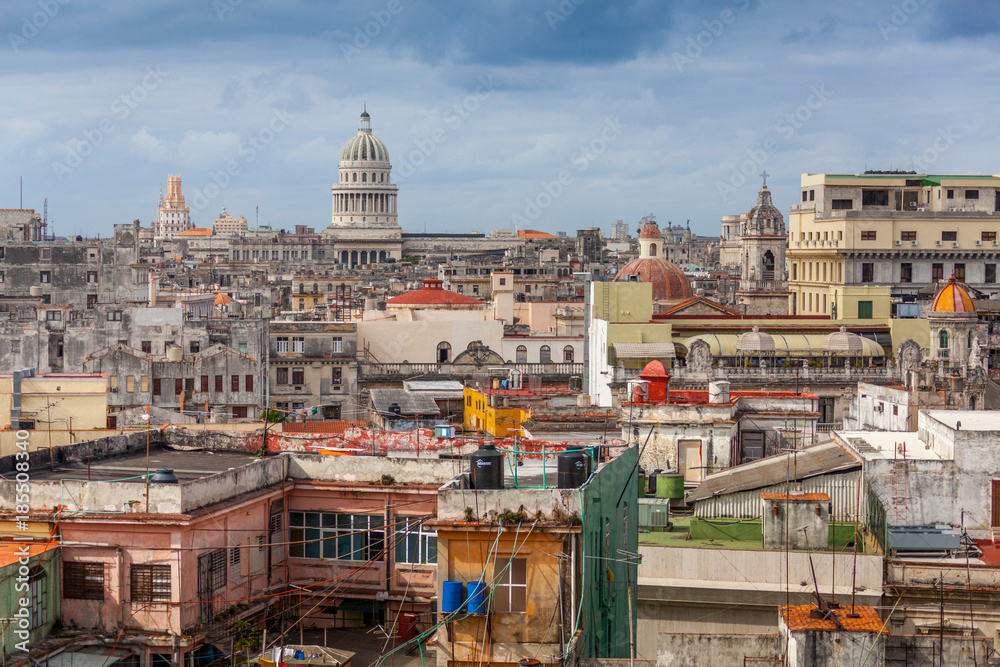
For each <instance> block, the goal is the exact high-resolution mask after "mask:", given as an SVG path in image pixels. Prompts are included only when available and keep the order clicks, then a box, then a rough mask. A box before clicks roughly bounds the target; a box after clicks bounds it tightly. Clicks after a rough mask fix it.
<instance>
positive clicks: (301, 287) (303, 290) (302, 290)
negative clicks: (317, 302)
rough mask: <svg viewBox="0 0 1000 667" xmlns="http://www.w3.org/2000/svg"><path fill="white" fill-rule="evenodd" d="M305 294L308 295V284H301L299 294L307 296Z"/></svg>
mask: <svg viewBox="0 0 1000 667" xmlns="http://www.w3.org/2000/svg"><path fill="white" fill-rule="evenodd" d="M305 293H306V284H305V283H299V294H305Z"/></svg>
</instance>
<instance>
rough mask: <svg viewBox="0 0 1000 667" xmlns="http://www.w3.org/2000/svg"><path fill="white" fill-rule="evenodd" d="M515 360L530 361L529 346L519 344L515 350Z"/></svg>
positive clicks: (524, 362)
mask: <svg viewBox="0 0 1000 667" xmlns="http://www.w3.org/2000/svg"><path fill="white" fill-rule="evenodd" d="M514 361H515V362H517V363H519V364H526V363H528V348H526V347H525V346H524V345H518V346H517V350H515V351H514Z"/></svg>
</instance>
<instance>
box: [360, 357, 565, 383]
mask: <svg viewBox="0 0 1000 667" xmlns="http://www.w3.org/2000/svg"><path fill="white" fill-rule="evenodd" d="M501 366H502V367H503V368H515V369H517V370H519V371H521V374H522V375H524V376H529V375H534V376H541V377H547V378H570V377H573V376H575V375H582V374H583V372H584V368H583V364H570V363H558V364H526V363H522V364H502V365H501V364H488V365H487V366H484V367H482V368H477V367H476V366H474V365H472V364H434V363H430V364H410V363H398V364H380V363H373V362H367V361H359V362H358V377H359V378H365V379H400V380H403V379H406V378H411V377H416V376H436V377H447V378H470V377H472V375H473V374H474V373H476V372H482V371H485V370H486V369H487V368H498V367H501Z"/></svg>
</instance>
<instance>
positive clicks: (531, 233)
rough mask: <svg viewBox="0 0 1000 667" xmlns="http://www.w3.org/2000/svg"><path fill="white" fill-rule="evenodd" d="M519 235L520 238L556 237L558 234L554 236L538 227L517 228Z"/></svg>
mask: <svg viewBox="0 0 1000 667" xmlns="http://www.w3.org/2000/svg"><path fill="white" fill-rule="evenodd" d="M517 237H518V238H520V239H556V238H559V237H558V236H553V235H552V234H549V233H548V232H540V231H538V230H537V229H519V230H517Z"/></svg>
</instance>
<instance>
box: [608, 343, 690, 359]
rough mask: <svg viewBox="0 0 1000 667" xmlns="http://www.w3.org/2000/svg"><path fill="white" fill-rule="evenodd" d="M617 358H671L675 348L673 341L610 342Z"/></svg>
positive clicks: (675, 351) (674, 354) (675, 352)
mask: <svg viewBox="0 0 1000 667" xmlns="http://www.w3.org/2000/svg"><path fill="white" fill-rule="evenodd" d="M611 347H613V348H614V350H615V356H616V357H617V358H619V359H673V358H674V357H676V356H677V349H676V348H675V347H674V344H673V343H612V344H611Z"/></svg>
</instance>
